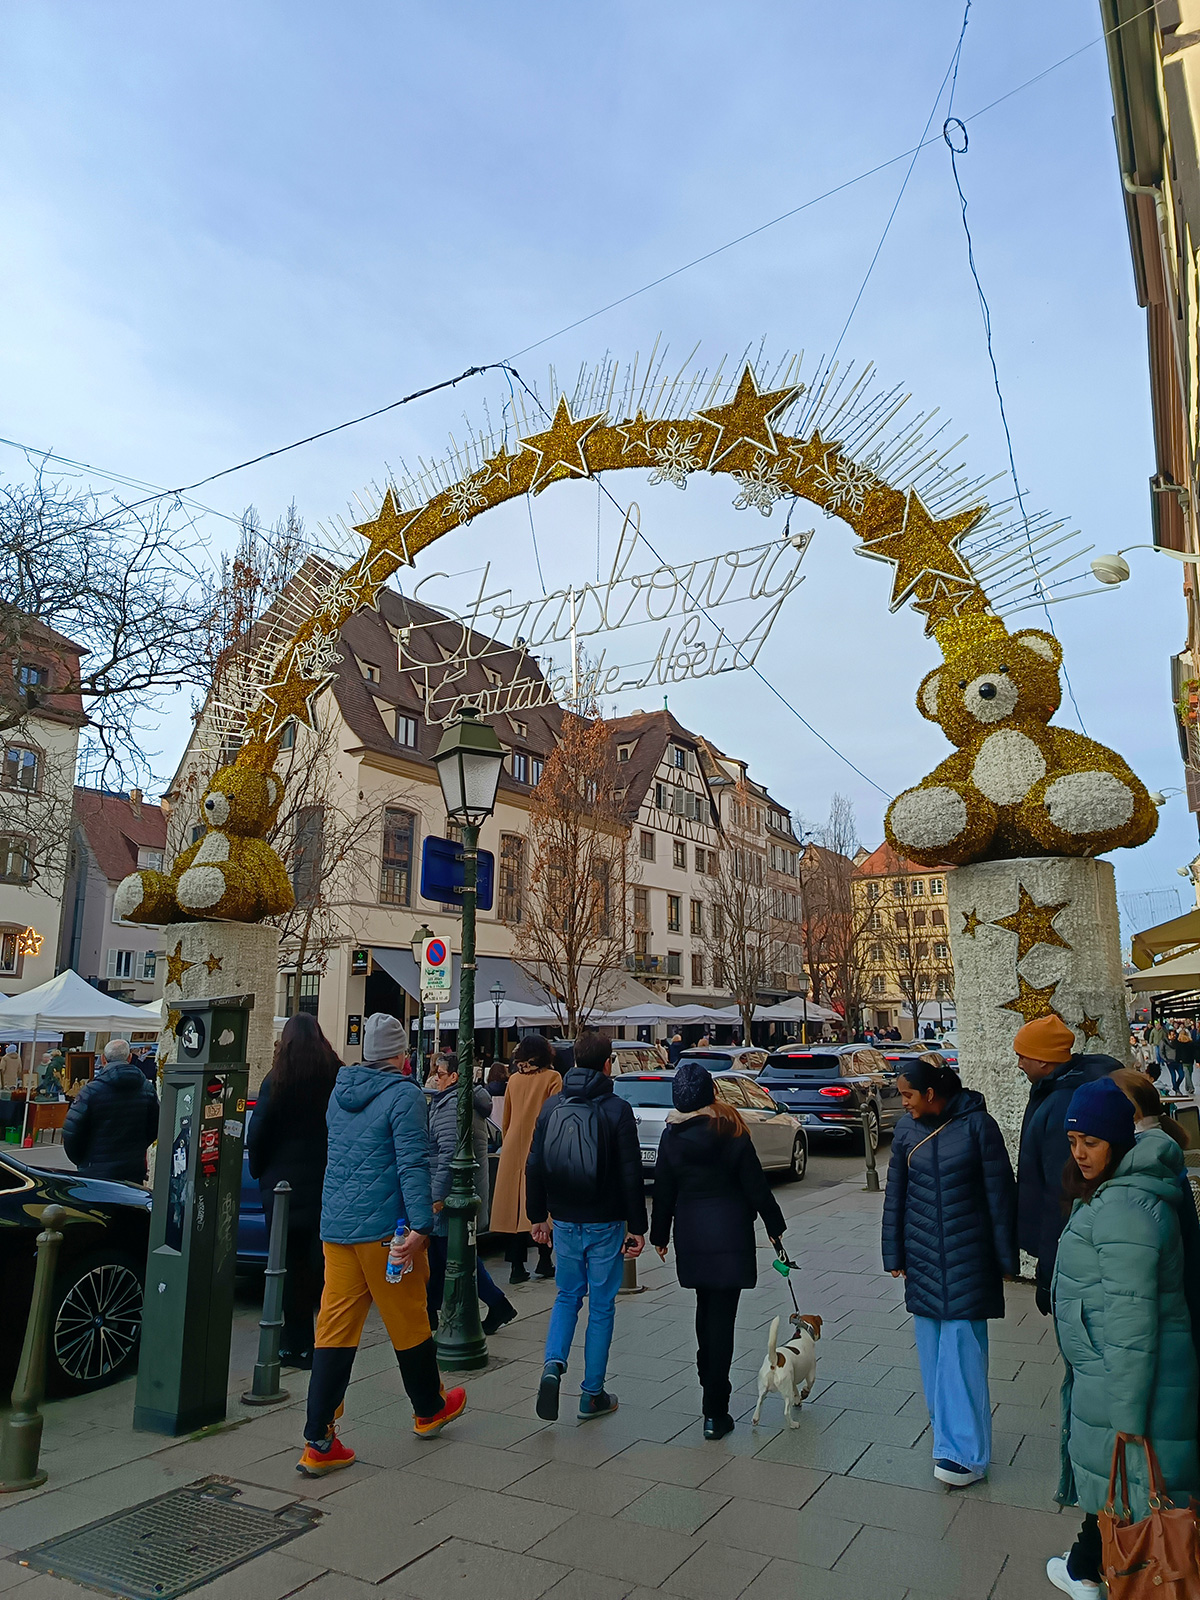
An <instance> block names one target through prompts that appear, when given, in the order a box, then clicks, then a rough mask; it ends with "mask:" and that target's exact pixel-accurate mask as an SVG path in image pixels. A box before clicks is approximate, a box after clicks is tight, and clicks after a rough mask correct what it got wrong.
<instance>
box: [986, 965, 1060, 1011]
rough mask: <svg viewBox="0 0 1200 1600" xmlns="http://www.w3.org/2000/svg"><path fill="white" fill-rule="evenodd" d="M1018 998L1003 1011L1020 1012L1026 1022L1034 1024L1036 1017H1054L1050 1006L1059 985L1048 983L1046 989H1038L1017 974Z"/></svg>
mask: <svg viewBox="0 0 1200 1600" xmlns="http://www.w3.org/2000/svg"><path fill="white" fill-rule="evenodd" d="M1017 983H1018V985H1019V987H1018V990H1017V998H1016V999H1015V1000H1009V1001H1008V1002H1007V1004H1005V1005H1002V1006H1001V1007H1000V1010H1001V1011H1018V1012H1020V1014H1021V1019H1022V1021H1024V1022H1032V1021H1033V1019H1034V1018H1035V1017H1049V1016H1053V1015H1054V1007H1053V1006H1052V1005H1051V1004H1050V1002H1051V1000H1052V999H1053V998H1054V991H1055V990H1056V989H1057V988H1058V984H1057V983H1048V984H1047V985H1046V987H1045V988H1044V989H1036V988H1034V986H1033V984H1032V983H1030V982H1029V980H1028V979H1027V978H1023V977H1022V976H1021V974H1020V973H1019V972H1018V973H1017Z"/></svg>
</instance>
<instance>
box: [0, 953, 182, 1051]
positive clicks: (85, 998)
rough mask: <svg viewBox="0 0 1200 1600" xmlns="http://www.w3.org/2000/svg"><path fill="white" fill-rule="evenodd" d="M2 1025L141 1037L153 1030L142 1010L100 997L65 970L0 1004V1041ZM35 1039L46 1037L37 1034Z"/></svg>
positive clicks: (153, 1023) (108, 997) (141, 1008)
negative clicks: (130, 1032)
mask: <svg viewBox="0 0 1200 1600" xmlns="http://www.w3.org/2000/svg"><path fill="white" fill-rule="evenodd" d="M6 1024H7V1025H9V1026H11V1027H13V1028H31V1029H40V1028H41V1026H42V1024H45V1026H46V1027H47V1028H55V1029H57V1030H58V1032H59V1033H70V1032H77V1033H105V1032H107V1033H111V1032H112V1031H113V1029H115V1028H125V1027H128V1028H133V1029H137V1030H139V1031H140V1032H142V1033H145V1032H147V1031H148V1030H149V1029H151V1028H153V1027H154V1025H155V1019H154V1018H153V1017H151V1016H150V1015H149V1009H148V1008H147V1007H146V1006H131V1005H128V1004H127V1003H126V1002H125V1001H124V1000H117V999H116V998H115V997H114V996H112V995H107V994H101V992H100V990H99V989H94V988H93V987H92V985H91V984H90V983H85V982H84V980H83V979H82V978H81V977H80V976H79V974H78V973H77V972H72V971H71V970H70V969H69V968H68V970H67V971H66V972H60V973H59V975H58V977H57V978H51V979H50V980H49V982H48V983H41V984H39V985H38V987H37V988H36V989H27V990H26V991H25V993H24V994H14V995H10V996H9V998H8V999H7V1000H0V1039H6V1038H7V1037H8V1035H7V1034H6V1033H5V1031H4V1030H5V1026H6ZM38 1037H39V1038H44V1037H46V1036H45V1035H44V1034H42V1033H39V1035H38Z"/></svg>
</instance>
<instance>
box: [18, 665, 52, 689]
mask: <svg viewBox="0 0 1200 1600" xmlns="http://www.w3.org/2000/svg"><path fill="white" fill-rule="evenodd" d="M49 676H50V675H49V673H48V672H47V671H46V669H45V667H35V666H34V665H33V663H32V662H31V661H22V662H21V664H20V666H19V667H17V669H16V679H17V682H18V683H19V684H20V685H21V687H22V689H38V688H45V686H46V684H47V683H48V682H49Z"/></svg>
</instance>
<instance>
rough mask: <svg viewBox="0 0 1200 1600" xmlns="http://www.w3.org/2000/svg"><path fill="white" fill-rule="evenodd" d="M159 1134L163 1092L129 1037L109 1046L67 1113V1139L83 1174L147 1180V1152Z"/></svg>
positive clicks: (71, 1156)
mask: <svg viewBox="0 0 1200 1600" xmlns="http://www.w3.org/2000/svg"><path fill="white" fill-rule="evenodd" d="M157 1138H158V1096H157V1094H155V1092H154V1085H153V1084H152V1083H148V1082H147V1081H146V1078H145V1076H144V1075H143V1073H142V1069H141V1067H138V1066H135V1065H134V1064H133V1062H132V1061H131V1060H130V1059H129V1044H128V1042H127V1041H126V1040H125V1039H110V1040H109V1041H108V1043H107V1044H106V1045H105V1046H104V1065H103V1067H101V1069H100V1071H99V1072H98V1073H97V1074H96V1076H95V1077H94V1078H93V1079H92V1081H91V1083H85V1084H84V1086H83V1088H82V1089H81V1090H80V1091H79V1094H78V1095H77V1096H76V1098H75V1101H74V1104H73V1105H72V1106H71V1109H70V1110H69V1111H68V1112H67V1118H66V1121H65V1122H64V1123H63V1131H62V1142H63V1149H64V1150H65V1151H66V1153H67V1159H68V1160H69V1161H73V1162H74V1163H75V1166H76V1167H77V1168H78V1170H79V1173H80V1175H81V1176H82V1177H84V1178H115V1179H119V1180H122V1181H123V1182H125V1183H145V1181H146V1151H147V1150H148V1149H149V1148H150V1146H151V1145H152V1144H153V1143H154V1141H155V1139H157Z"/></svg>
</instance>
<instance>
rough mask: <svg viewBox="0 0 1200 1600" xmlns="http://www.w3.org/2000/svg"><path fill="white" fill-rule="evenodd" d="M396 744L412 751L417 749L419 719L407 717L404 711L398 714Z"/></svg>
mask: <svg viewBox="0 0 1200 1600" xmlns="http://www.w3.org/2000/svg"><path fill="white" fill-rule="evenodd" d="M396 743H397V744H404V745H407V746H408V748H409V749H410V750H415V749H416V747H417V719H416V717H410V716H407V715H406V714H405V713H404V712H403V711H397V713H396Z"/></svg>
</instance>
